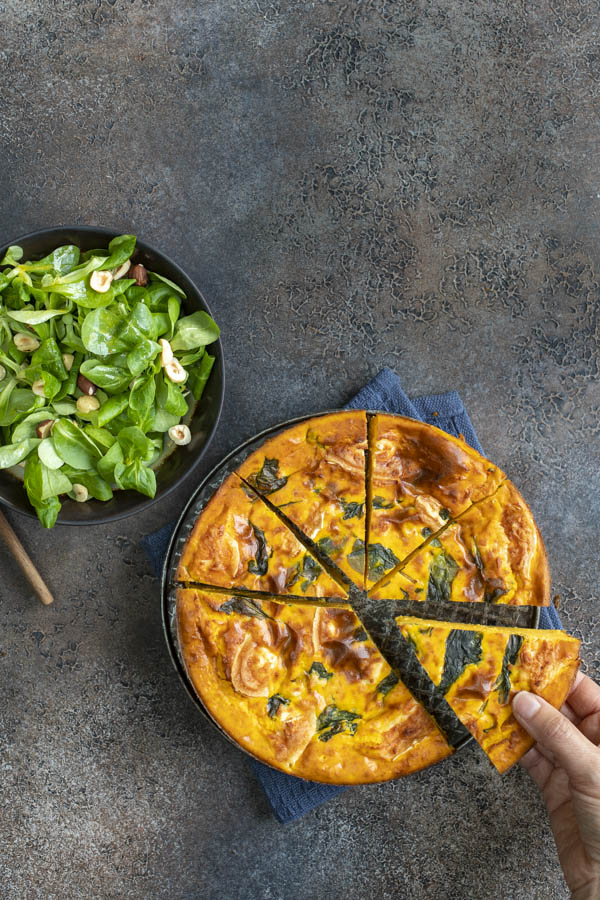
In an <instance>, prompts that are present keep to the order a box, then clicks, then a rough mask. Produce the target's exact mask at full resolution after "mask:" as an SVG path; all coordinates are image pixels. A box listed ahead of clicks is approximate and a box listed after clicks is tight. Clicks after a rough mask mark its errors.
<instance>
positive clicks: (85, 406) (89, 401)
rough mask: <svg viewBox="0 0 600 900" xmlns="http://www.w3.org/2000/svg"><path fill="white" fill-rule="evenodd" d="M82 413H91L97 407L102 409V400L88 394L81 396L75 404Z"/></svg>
mask: <svg viewBox="0 0 600 900" xmlns="http://www.w3.org/2000/svg"><path fill="white" fill-rule="evenodd" d="M75 405H76V407H77V409H78V411H79V412H80V413H84V415H85V414H86V413H91V412H93V411H94V410H95V409H100V401H99V400H98V398H97V397H90V396H88V395H86V394H84V395H83V397H80V398H79V399H78V401H77V403H76V404H75Z"/></svg>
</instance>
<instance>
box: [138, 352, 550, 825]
mask: <svg viewBox="0 0 600 900" xmlns="http://www.w3.org/2000/svg"><path fill="white" fill-rule="evenodd" d="M345 408H346V409H371V410H380V411H382V412H391V413H398V414H400V415H403V416H410V417H411V418H412V419H419V420H421V421H422V422H428V423H429V424H430V425H436V426H437V427H438V428H441V429H442V430H443V431H447V432H448V434H452V435H454V436H455V437H462V438H463V439H464V440H465V441H466V442H467V443H468V444H470V445H471V446H472V447H474V448H475V449H476V450H478V451H479V452H480V453H483V448H482V446H481V444H480V443H479V439H478V437H477V435H476V433H475V429H474V428H473V425H472V423H471V420H470V419H469V416H468V414H467V411H466V409H465V408H464V406H463V402H462V400H461V399H460V396H459V395H458V394H457V392H456V391H448V392H447V393H446V394H429V395H428V396H426V397H415V398H414V399H413V400H410V399H409V398H408V397H407V396H406V394H405V393H404V391H403V390H402V386H401V384H400V379H399V378H398V376H397V375H396V373H395V372H392V370H391V369H388V368H385V369H382V370H381V372H379V374H378V375H376V376H375V378H373V379H372V380H371V381H370V382H369V383H368V384H366V385H365V386H364V387H363V388H362V390H360V391H359V392H358V394H357V395H356V396H355V397H353V398H352V400H350V402H349V403H347V404H346V407H345ZM174 527H175V525H174V523H173V522H169V524H168V525H164V526H163V527H162V528H161V529H160V530H159V531H156V532H154V534H149V535H148V536H147V537H145V538H143V539H142V546H143V548H144V550H145V551H146V554H147V556H148V557H149V559H150V562H151V563H152V567H153V569H154V571H155V573H156V575H157V577H159V576H160V573H161V569H162V564H163V560H164V557H165V553H166V552H167V547H168V545H169V540H170V537H171V534H172V533H173V528H174ZM540 628H562V624H561V621H560V618H559V616H558V613H557V612H556V609H555V608H554V606H550V607H547V608H543V609H542V610H541V616H540ZM250 762H251V764H252V766H253V768H254V772H255V774H256V777H257V778H258V780H259V782H260V784H261V787H262V789H263V791H264V792H265V795H266V798H267V801H268V803H269V806H270V807H271V810H272V812H273V815H274V816H275V818H276V819H277V821H278V822H281V823H282V824H287V823H288V822H293V821H294V819H298V818H300V816H303V815H304V814H305V813H307V812H309V811H310V810H311V809H314V808H315V807H316V806H319V805H320V804H321V803H325V801H326V800H329V799H330V798H331V797H334V796H335V795H336V794H339V793H340V791H344V790H347V788H346V787H342V786H338V785H328V784H317V783H316V782H313V781H304V780H303V779H302V778H296V777H295V776H294V775H286V774H285V772H278V771H277V770H276V769H271V768H270V767H269V766H266V765H263V763H261V762H258V761H257V760H253V759H251V760H250Z"/></svg>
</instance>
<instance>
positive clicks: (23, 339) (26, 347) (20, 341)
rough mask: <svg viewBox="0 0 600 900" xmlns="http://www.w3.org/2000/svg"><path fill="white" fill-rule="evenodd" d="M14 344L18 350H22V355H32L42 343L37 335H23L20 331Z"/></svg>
mask: <svg viewBox="0 0 600 900" xmlns="http://www.w3.org/2000/svg"><path fill="white" fill-rule="evenodd" d="M13 342H14V345H15V347H16V348H17V350H21V352H22V353H32V352H33V351H34V350H37V348H38V347H39V346H40V342H39V341H38V339H37V338H36V337H35V335H33V334H23V332H22V331H18V332H17V333H16V334H15V336H14V337H13Z"/></svg>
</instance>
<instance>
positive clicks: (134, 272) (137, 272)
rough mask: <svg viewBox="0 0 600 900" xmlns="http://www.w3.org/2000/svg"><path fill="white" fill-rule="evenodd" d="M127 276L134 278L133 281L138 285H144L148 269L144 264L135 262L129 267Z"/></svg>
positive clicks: (146, 282)
mask: <svg viewBox="0 0 600 900" xmlns="http://www.w3.org/2000/svg"><path fill="white" fill-rule="evenodd" d="M129 277H130V278H135V283H136V284H137V285H139V287H146V285H147V284H148V270H147V269H146V266H143V265H142V264H141V263H137V265H135V266H133V267H132V268H131V270H130V272H129Z"/></svg>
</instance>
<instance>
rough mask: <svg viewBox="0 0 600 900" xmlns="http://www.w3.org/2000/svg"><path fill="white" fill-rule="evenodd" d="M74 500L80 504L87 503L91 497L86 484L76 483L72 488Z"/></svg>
mask: <svg viewBox="0 0 600 900" xmlns="http://www.w3.org/2000/svg"><path fill="white" fill-rule="evenodd" d="M72 494H73V499H74V500H77V502H78V503H85V501H86V500H87V498H88V497H89V496H90V495H89V492H88V489H87V488H86V486H85V485H84V484H78V483H77V482H75V483H74V484H73V487H72Z"/></svg>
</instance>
